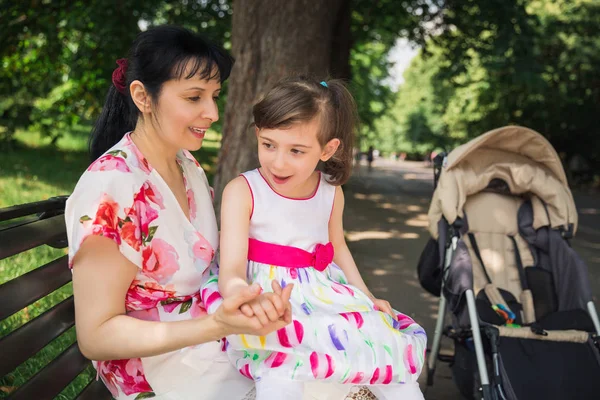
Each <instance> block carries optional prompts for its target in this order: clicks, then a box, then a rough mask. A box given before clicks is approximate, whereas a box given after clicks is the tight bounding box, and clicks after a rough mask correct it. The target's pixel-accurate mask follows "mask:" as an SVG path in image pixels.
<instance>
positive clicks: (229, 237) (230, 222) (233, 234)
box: [219, 176, 252, 298]
mask: <svg viewBox="0 0 600 400" xmlns="http://www.w3.org/2000/svg"><path fill="white" fill-rule="evenodd" d="M251 213H252V193H251V192H250V188H249V187H248V184H247V183H246V180H245V178H244V177H242V176H238V177H237V178H235V179H234V180H232V181H231V182H229V183H228V184H227V186H225V190H223V197H222V202H221V238H220V248H221V251H220V262H219V291H220V292H221V295H222V296H223V298H227V297H229V296H231V295H232V294H234V293H236V292H237V291H238V290H239V289H240V288H244V287H246V286H248V282H247V280H246V268H247V264H248V232H249V230H250V214H251Z"/></svg>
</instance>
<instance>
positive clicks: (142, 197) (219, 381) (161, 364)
mask: <svg viewBox="0 0 600 400" xmlns="http://www.w3.org/2000/svg"><path fill="white" fill-rule="evenodd" d="M177 162H178V164H179V166H180V167H181V170H182V172H183V175H184V183H185V186H186V191H187V199H188V206H189V213H190V219H188V218H187V217H186V216H185V214H184V212H183V210H182V209H181V207H180V205H179V203H178V202H177V199H176V198H175V196H174V194H173V193H172V192H171V190H170V189H169V187H168V186H167V184H166V183H165V181H164V180H163V179H162V178H161V176H160V175H159V174H158V172H157V171H156V170H154V169H153V168H152V166H151V165H150V164H149V163H148V161H147V160H146V159H145V158H144V156H143V155H142V154H141V152H140V151H139V149H138V148H137V147H136V146H135V144H134V143H133V141H132V140H131V137H130V135H129V134H126V135H125V136H124V137H123V139H122V140H121V141H120V142H119V143H117V144H116V145H115V146H114V147H112V148H111V149H110V150H109V151H108V152H106V153H105V154H104V155H103V156H101V157H100V158H99V159H98V160H96V161H95V162H94V163H93V164H91V165H90V167H89V168H88V169H87V171H85V173H84V174H83V175H82V177H81V179H80V180H79V182H78V183H77V186H76V188H75V190H74V192H73V194H72V195H71V196H70V197H69V199H68V201H67V207H66V211H65V219H66V225H67V234H68V240H69V265H70V267H72V262H73V257H74V256H75V254H76V253H77V251H78V250H79V248H80V246H81V244H82V243H83V241H84V240H85V239H86V238H87V237H88V236H90V235H99V236H104V237H107V238H109V239H111V240H113V241H114V242H115V243H116V244H117V245H118V247H119V250H120V252H121V253H122V254H123V255H124V256H125V257H126V258H127V259H128V260H129V261H131V262H132V263H133V264H135V265H136V266H137V267H138V268H139V270H138V272H137V275H136V277H135V279H134V281H133V282H131V285H130V287H129V290H128V292H127V295H126V299H125V307H126V310H127V314H128V315H129V316H132V317H135V318H139V319H143V320H150V321H180V320H187V319H191V318H198V317H201V316H203V315H206V310H205V306H204V304H203V302H202V300H201V299H200V287H201V286H202V285H204V286H205V287H207V288H210V287H215V288H216V280H209V275H210V273H209V271H210V270H211V269H212V270H213V271H214V270H215V269H216V266H215V262H214V256H215V250H216V249H217V247H218V230H217V223H216V218H215V213H214V209H213V204H212V195H211V189H210V187H209V185H208V180H207V178H206V175H205V174H204V171H203V170H202V168H201V167H200V165H199V164H198V162H197V161H196V160H195V159H194V157H193V156H192V155H191V154H190V153H189V152H187V151H180V152H179V154H178V156H177ZM98 301H101V299H99V300H98ZM94 366H95V368H96V369H97V371H98V376H99V377H100V378H101V379H102V380H103V382H104V383H105V384H106V386H107V388H108V389H109V390H110V392H111V393H112V395H113V397H115V398H118V399H142V398H148V397H154V398H167V399H170V398H172V399H187V398H190V399H191V398H194V399H199V398H202V399H211V398H221V399H222V398H227V399H242V398H244V397H245V394H246V393H247V392H248V391H249V390H250V389H251V388H252V386H253V385H252V384H251V382H248V381H247V380H246V379H244V378H243V377H240V376H239V374H238V373H237V372H236V371H235V370H234V369H233V368H231V366H230V365H229V363H228V361H227V358H226V357H225V356H224V354H223V353H222V351H221V345H220V343H218V342H214V343H206V344H202V345H199V346H195V347H193V348H185V349H182V350H179V351H175V352H171V353H167V354H163V355H159V356H155V357H145V358H141V359H140V358H136V359H127V360H113V361H101V362H94ZM223 396H224V397H223Z"/></svg>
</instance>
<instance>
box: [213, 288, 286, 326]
mask: <svg viewBox="0 0 600 400" xmlns="http://www.w3.org/2000/svg"><path fill="white" fill-rule="evenodd" d="M293 286H294V285H293V284H289V285H287V286H286V287H285V288H284V289H282V288H281V286H280V285H279V283H277V281H273V282H272V283H271V287H272V288H273V293H263V294H261V290H260V287H259V286H258V285H256V284H255V285H251V286H248V287H244V288H241V289H240V290H239V291H238V292H237V293H235V294H234V295H233V296H230V297H228V298H226V299H225V300H223V304H221V306H220V307H219V308H218V309H217V311H216V312H215V314H214V316H215V320H216V322H217V323H218V324H220V325H221V326H222V327H223V328H224V329H225V331H226V333H225V335H230V334H250V335H258V336H264V335H267V334H269V333H271V332H273V331H276V330H278V329H281V328H283V327H284V326H286V325H287V324H289V323H290V322H292V312H291V306H290V301H289V300H290V295H291V293H292V289H293ZM255 310H256V311H255Z"/></svg>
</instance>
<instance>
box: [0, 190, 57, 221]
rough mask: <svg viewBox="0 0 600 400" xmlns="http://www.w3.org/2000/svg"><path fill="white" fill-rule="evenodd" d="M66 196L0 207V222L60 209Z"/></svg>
mask: <svg viewBox="0 0 600 400" xmlns="http://www.w3.org/2000/svg"><path fill="white" fill-rule="evenodd" d="M67 197H68V196H59V197H53V198H51V199H48V200H43V201H36V202H35V203H27V204H19V205H16V206H11V207H6V208H2V209H0V222H2V221H8V220H9V219H15V218H19V217H24V216H26V215H31V214H38V213H43V212H48V211H62V210H64V209H65V203H66V201H67Z"/></svg>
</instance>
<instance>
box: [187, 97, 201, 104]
mask: <svg viewBox="0 0 600 400" xmlns="http://www.w3.org/2000/svg"><path fill="white" fill-rule="evenodd" d="M188 100H189V101H191V102H192V103H195V102H196V101H198V100H200V97H198V96H194V97H188Z"/></svg>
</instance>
